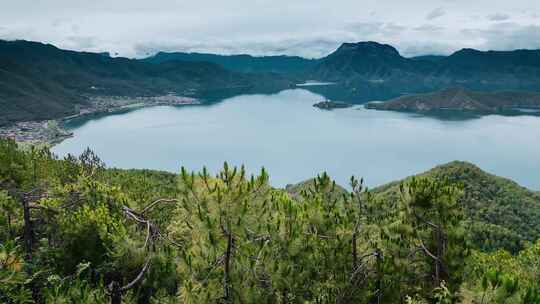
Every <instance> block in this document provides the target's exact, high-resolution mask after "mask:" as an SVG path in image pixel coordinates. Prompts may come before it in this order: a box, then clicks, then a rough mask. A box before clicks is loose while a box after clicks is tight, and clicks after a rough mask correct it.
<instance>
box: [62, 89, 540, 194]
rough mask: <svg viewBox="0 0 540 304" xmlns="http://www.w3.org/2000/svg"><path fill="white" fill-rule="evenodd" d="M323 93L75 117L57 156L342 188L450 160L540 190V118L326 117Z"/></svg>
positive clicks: (368, 113) (346, 112)
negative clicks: (326, 182)
mask: <svg viewBox="0 0 540 304" xmlns="http://www.w3.org/2000/svg"><path fill="white" fill-rule="evenodd" d="M323 99H324V98H323V97H322V96H319V95H316V94H314V93H310V92H308V91H306V90H303V89H296V90H288V91H283V92H281V93H279V94H275V95H242V96H237V97H233V98H229V99H226V100H223V101H222V102H219V103H216V104H212V105H209V106H180V107H166V106H163V107H152V108H143V109H139V110H134V111H131V112H127V113H123V114H115V115H109V116H102V117H95V118H92V119H84V120H82V119H81V120H75V121H71V122H69V123H68V124H67V127H68V128H69V129H71V131H73V132H74V133H75V137H73V138H71V139H68V140H66V141H64V142H63V143H61V144H60V145H58V146H56V147H54V149H53V151H54V152H55V153H56V154H58V155H59V156H65V155H67V154H68V153H71V154H80V153H81V152H82V151H83V150H84V149H85V148H86V147H90V148H91V149H93V150H94V151H95V152H97V154H98V155H99V156H100V157H101V158H102V160H104V161H105V163H106V164H107V165H108V166H110V167H119V168H152V169H160V170H167V171H172V172H178V171H179V168H180V166H185V167H187V168H188V169H191V170H197V171H198V170H200V169H202V167H203V166H207V167H208V168H209V169H210V170H212V171H213V172H217V170H218V169H219V168H221V167H222V165H223V162H224V161H228V162H229V163H230V164H235V165H240V164H245V165H246V167H247V169H248V170H250V171H251V172H257V171H258V170H259V169H260V168H261V167H262V166H264V167H265V168H267V169H268V171H269V173H270V178H271V182H272V184H273V185H275V186H284V185H286V184H288V183H296V182H299V181H302V180H304V179H307V178H310V177H313V176H315V175H316V174H317V173H320V172H322V171H327V172H328V173H329V174H330V175H331V176H333V177H334V178H335V179H336V181H337V182H338V183H340V184H343V185H346V184H347V183H348V180H349V177H350V176H351V175H355V176H358V177H364V178H365V180H366V183H367V184H368V185H369V186H376V185H381V184H383V183H386V182H390V181H393V180H396V179H400V178H403V177H406V176H409V175H412V174H416V173H420V172H422V171H425V170H428V169H430V168H432V167H433V166H435V165H439V164H443V163H446V162H449V161H452V160H464V161H469V162H472V163H475V164H477V165H478V166H480V167H481V168H482V169H484V170H486V171H488V172H491V173H494V174H497V175H500V176H504V177H508V178H511V179H513V180H515V181H517V182H518V183H520V184H521V185H523V186H526V187H529V188H531V189H534V190H540V117H531V116H514V117H504V116H497V115H490V116H484V117H482V118H475V119H467V120H441V119H437V118H430V117H422V116H418V115H413V114H406V113H395V112H383V111H375V110H366V109H364V108H363V107H362V106H357V107H353V108H348V109H337V110H333V111H323V110H319V109H317V108H314V107H313V106H312V105H313V104H314V103H315V102H318V101H321V100H323Z"/></svg>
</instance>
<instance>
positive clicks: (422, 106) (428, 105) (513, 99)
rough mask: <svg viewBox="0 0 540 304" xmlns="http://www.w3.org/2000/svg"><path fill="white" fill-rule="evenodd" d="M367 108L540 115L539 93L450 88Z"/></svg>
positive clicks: (367, 105) (370, 105)
mask: <svg viewBox="0 0 540 304" xmlns="http://www.w3.org/2000/svg"><path fill="white" fill-rule="evenodd" d="M366 108H370V109H377V110H393V111H411V112H424V113H427V112H437V111H446V110H450V111H472V112H481V113H512V112H515V113H520V112H519V111H520V109H531V110H533V109H538V111H539V112H540V93H534V92H491V93H490V92H475V91H469V90H466V89H464V88H450V89H446V90H442V91H438V92H435V93H425V94H412V95H406V96H402V97H399V98H396V99H392V100H389V101H387V102H377V103H367V104H366ZM539 114H540V113H539Z"/></svg>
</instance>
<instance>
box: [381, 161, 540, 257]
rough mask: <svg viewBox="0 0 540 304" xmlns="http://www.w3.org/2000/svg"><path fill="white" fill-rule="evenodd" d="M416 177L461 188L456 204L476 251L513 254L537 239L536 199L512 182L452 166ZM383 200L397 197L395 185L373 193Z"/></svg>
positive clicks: (539, 210)
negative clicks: (463, 214)
mask: <svg viewBox="0 0 540 304" xmlns="http://www.w3.org/2000/svg"><path fill="white" fill-rule="evenodd" d="M420 177H428V178H432V179H435V180H445V179H446V180H448V181H449V182H450V183H452V184H461V185H462V189H461V195H460V197H459V203H460V204H461V205H462V206H463V209H464V212H465V219H466V226H467V231H468V234H469V235H468V238H469V239H470V240H471V244H472V245H473V246H474V247H475V248H477V249H480V250H484V251H493V250H497V249H500V248H502V249H506V250H508V251H510V252H512V253H516V252H517V251H519V250H520V249H522V248H523V245H524V244H525V242H526V241H529V242H532V241H535V240H536V239H537V238H538V236H539V235H540V196H538V194H537V193H535V192H532V191H530V190H528V189H526V188H523V187H520V186H519V185H517V184H516V183H515V182H513V181H510V180H508V179H504V178H501V177H497V176H494V175H491V174H488V173H485V172H483V171H481V170H480V169H479V168H478V167H476V166H474V165H472V164H468V163H463V162H452V163H449V164H446V165H443V166H439V167H436V168H434V169H432V170H430V171H428V172H426V173H423V174H421V175H420ZM373 192H374V193H375V194H376V195H378V196H380V197H381V198H382V199H384V200H395V199H397V198H398V197H399V195H398V194H399V182H396V183H390V184H388V185H385V186H382V187H379V188H376V189H373Z"/></svg>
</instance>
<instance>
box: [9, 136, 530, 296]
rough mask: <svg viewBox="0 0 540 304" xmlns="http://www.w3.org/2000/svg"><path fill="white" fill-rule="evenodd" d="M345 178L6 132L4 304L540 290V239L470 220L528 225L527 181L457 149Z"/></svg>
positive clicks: (524, 293)
mask: <svg viewBox="0 0 540 304" xmlns="http://www.w3.org/2000/svg"><path fill="white" fill-rule="evenodd" d="M349 189H352V191H350V192H349V191H346V190H344V189H343V188H340V187H338V186H337V185H335V183H334V182H332V180H331V179H330V178H329V177H328V176H327V175H326V174H321V175H320V176H319V177H317V178H315V179H314V180H312V181H311V182H308V183H304V184H303V185H301V186H298V187H292V188H291V187H289V192H290V193H292V195H291V194H290V193H289V192H287V191H285V190H281V189H275V188H272V187H271V186H269V184H268V174H267V173H266V172H265V171H264V170H262V171H261V173H260V174H259V175H258V176H254V177H251V176H247V175H246V173H245V171H244V169H243V168H231V167H228V166H227V165H226V164H225V165H224V168H223V170H222V171H221V172H220V173H219V174H217V175H216V176H213V175H212V176H211V175H209V173H208V172H207V171H206V170H204V169H203V170H202V171H201V172H200V173H191V172H187V171H186V170H184V169H182V170H181V172H179V174H171V173H165V172H156V171H150V170H118V169H107V168H105V167H104V166H103V164H102V163H101V161H100V160H99V158H98V157H97V156H95V155H94V154H93V153H92V152H91V151H86V152H85V153H84V154H83V155H81V156H80V157H78V158H75V157H68V158H66V159H62V160H59V159H55V157H54V156H52V155H51V154H50V152H48V150H46V149H37V148H31V149H28V150H20V149H19V148H18V147H17V145H16V144H15V143H14V142H12V141H0V227H2V228H1V229H0V242H1V245H0V281H1V282H2V284H0V302H2V303H33V302H37V303H540V297H539V295H538V284H537V282H538V278H540V270H539V269H538V267H534V266H533V265H538V264H539V263H540V243H530V244H521V242H520V243H519V244H516V246H513V245H512V246H510V248H511V249H513V250H516V251H517V250H518V247H519V248H524V249H521V251H519V252H518V253H515V254H514V255H512V254H511V253H508V252H506V251H499V250H498V249H500V248H502V247H507V245H508V244H507V243H506V242H494V243H490V244H488V245H489V246H486V248H484V247H483V246H479V245H478V244H480V245H482V243H479V242H478V241H479V240H481V239H486V238H488V237H489V238H491V237H492V236H481V235H480V234H478V233H477V232H475V231H476V230H470V229H469V228H470V227H471V224H472V225H480V227H481V228H482V229H483V228H485V227H483V225H485V224H486V223H492V224H493V225H494V226H493V227H494V228H493V229H494V230H495V229H498V227H503V226H504V225H506V221H509V223H512V224H508V226H504V227H507V228H508V229H511V228H512V229H515V230H516V231H518V230H524V231H520V234H519V235H514V234H512V237H522V238H523V240H527V239H531V240H532V239H534V238H536V237H537V236H535V235H534V234H535V232H536V231H538V230H537V229H538V226H537V225H536V224H535V223H534V221H533V219H534V217H535V216H534V212H536V211H535V210H537V209H535V208H533V206H535V204H537V203H538V201H537V199H538V196H537V194H534V193H533V192H530V191H528V190H526V189H523V188H521V187H519V186H517V185H516V184H514V183H512V182H509V181H507V180H504V179H500V178H496V177H493V176H491V175H487V174H485V173H483V172H481V171H480V170H479V169H477V168H475V167H473V166H471V165H468V164H462V163H452V164H449V165H445V166H441V167H438V168H435V169H434V170H433V171H430V172H429V173H427V174H424V175H422V176H418V177H415V178H410V179H407V180H406V181H403V182H399V183H395V184H392V185H388V186H385V187H383V188H379V189H375V190H374V191H372V192H371V191H369V192H368V191H366V190H365V189H364V188H363V187H362V183H361V182H360V181H358V180H356V179H354V178H353V179H352V180H351V185H350V188H349ZM524 199H526V200H525V201H522V200H524ZM499 205H500V206H499ZM524 207H527V208H529V209H527V211H526V210H517V209H518V208H524ZM525 212H531V213H532V214H524V213H525ZM484 215H485V216H486V217H487V218H484V217H483V216H484ZM497 217H499V219H500V221H497V220H495V221H493V222H490V221H488V220H492V219H493V218H495V219H496V218H497ZM519 219H521V222H523V223H522V224H521V226H516V227H510V225H519V224H520V223H518V221H519ZM525 230H526V231H525ZM525 232H526V233H525ZM495 239H496V238H495ZM484 249H489V250H486V251H484ZM494 250H497V251H494Z"/></svg>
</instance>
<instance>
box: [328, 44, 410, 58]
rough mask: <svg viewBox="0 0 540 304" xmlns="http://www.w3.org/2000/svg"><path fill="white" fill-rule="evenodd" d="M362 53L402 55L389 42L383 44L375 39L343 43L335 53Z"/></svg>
mask: <svg viewBox="0 0 540 304" xmlns="http://www.w3.org/2000/svg"><path fill="white" fill-rule="evenodd" d="M352 52H354V53H361V54H373V55H375V54H377V55H383V54H384V55H390V56H401V55H400V54H399V52H398V50H397V49H396V48H394V47H393V46H391V45H389V44H381V43H378V42H375V41H361V42H355V43H350V42H346V43H343V44H342V45H341V46H340V47H339V48H338V49H337V50H336V51H335V52H334V54H335V53H352Z"/></svg>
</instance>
